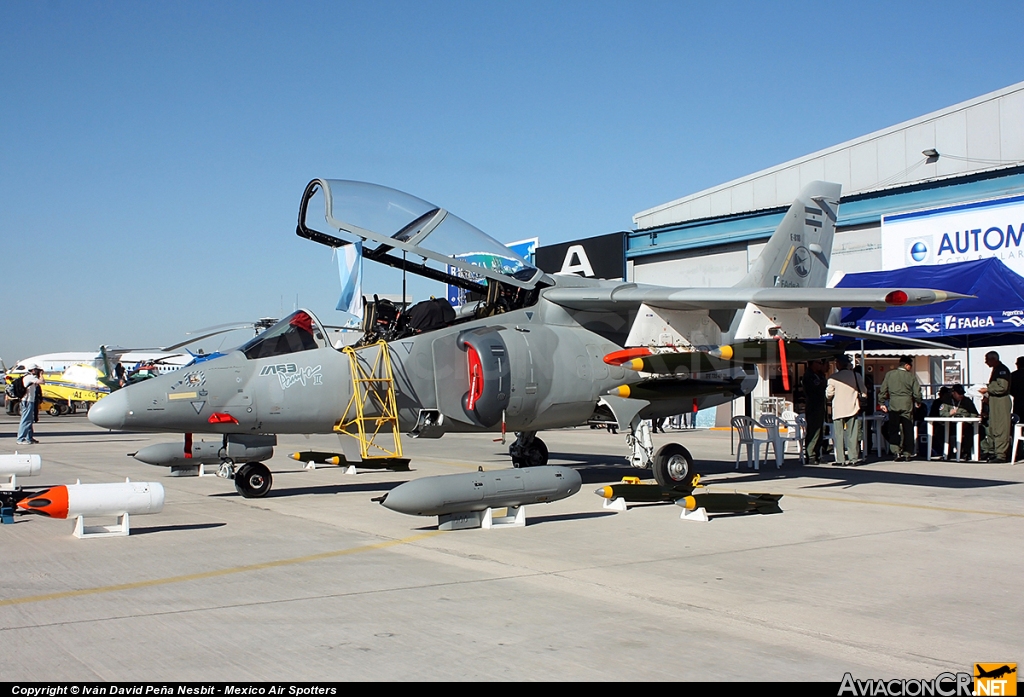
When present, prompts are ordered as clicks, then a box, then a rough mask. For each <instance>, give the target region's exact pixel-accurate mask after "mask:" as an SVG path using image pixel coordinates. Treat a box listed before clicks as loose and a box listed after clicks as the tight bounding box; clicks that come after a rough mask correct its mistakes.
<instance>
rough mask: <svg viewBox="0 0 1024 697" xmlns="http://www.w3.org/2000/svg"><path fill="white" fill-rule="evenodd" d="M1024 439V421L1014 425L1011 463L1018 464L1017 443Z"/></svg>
mask: <svg viewBox="0 0 1024 697" xmlns="http://www.w3.org/2000/svg"><path fill="white" fill-rule="evenodd" d="M1021 441H1024V423H1019V424H1014V426H1013V446H1012V447H1011V448H1010V453H1011V454H1010V464H1011V465H1016V464H1017V444H1018V443H1020V442H1021Z"/></svg>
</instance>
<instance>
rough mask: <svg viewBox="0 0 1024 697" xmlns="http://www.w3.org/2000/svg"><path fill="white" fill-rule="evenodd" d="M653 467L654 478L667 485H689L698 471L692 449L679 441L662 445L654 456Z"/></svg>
mask: <svg viewBox="0 0 1024 697" xmlns="http://www.w3.org/2000/svg"><path fill="white" fill-rule="evenodd" d="M651 469H653V470H654V478H655V479H656V480H657V482H658V484H661V485H662V486H666V487H677V486H680V485H689V484H690V483H691V481H692V479H693V476H694V475H695V474H696V473H697V472H696V470H695V469H694V466H693V457H692V456H691V455H690V451H689V450H687V449H686V448H684V447H683V446H681V445H679V443H669V444H668V445H664V446H662V447H661V449H660V450H658V452H657V454H656V455H655V456H654V464H653V465H651Z"/></svg>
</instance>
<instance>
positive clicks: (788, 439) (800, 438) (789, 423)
mask: <svg viewBox="0 0 1024 697" xmlns="http://www.w3.org/2000/svg"><path fill="white" fill-rule="evenodd" d="M782 420H783V421H785V422H786V428H787V429H788V430H787V432H786V435H785V436H783V437H782V440H783V447H782V452H784V453H789V444H790V443H792V444H793V445H795V446H796V454H797V455H798V456H800V464H801V465H802V464H804V434H805V433H807V419H805V418H804V415H803V414H797V413H796V412H795V411H784V412H782Z"/></svg>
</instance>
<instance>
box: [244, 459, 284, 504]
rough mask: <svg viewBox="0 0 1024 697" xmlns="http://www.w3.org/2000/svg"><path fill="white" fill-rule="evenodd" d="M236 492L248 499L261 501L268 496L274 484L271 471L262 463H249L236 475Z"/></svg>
mask: <svg viewBox="0 0 1024 697" xmlns="http://www.w3.org/2000/svg"><path fill="white" fill-rule="evenodd" d="M234 480H235V490H236V491H238V493H239V494H241V495H242V496H244V497H245V498H247V499H259V498H263V497H264V496H266V495H267V492H269V491H270V487H271V486H273V484H274V477H273V476H272V475H271V474H270V469H269V468H268V467H267V466H266V465H264V464H263V463H262V462H249V463H247V464H244V465H242V466H241V467H239V468H238V470H236V471H235V473H234Z"/></svg>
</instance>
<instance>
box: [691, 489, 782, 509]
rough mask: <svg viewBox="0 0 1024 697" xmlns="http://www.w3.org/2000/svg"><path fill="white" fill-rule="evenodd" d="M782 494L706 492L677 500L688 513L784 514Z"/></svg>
mask: <svg viewBox="0 0 1024 697" xmlns="http://www.w3.org/2000/svg"><path fill="white" fill-rule="evenodd" d="M781 498H782V494H739V493H732V494H729V493H718V492H711V491H706V492H702V493H699V494H691V495H690V496H682V497H679V498H678V499H676V505H677V506H681V507H683V508H685V509H686V510H688V511H695V510H697V509H698V508H703V509H704V510H705V511H706V512H708V513H765V514H767V513H782V509H781V508H779V499H781Z"/></svg>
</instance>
